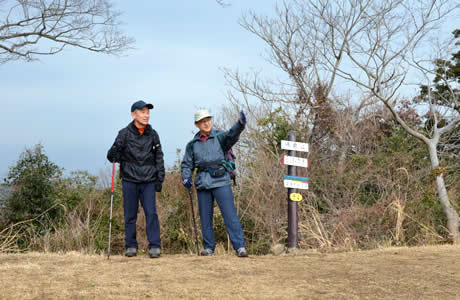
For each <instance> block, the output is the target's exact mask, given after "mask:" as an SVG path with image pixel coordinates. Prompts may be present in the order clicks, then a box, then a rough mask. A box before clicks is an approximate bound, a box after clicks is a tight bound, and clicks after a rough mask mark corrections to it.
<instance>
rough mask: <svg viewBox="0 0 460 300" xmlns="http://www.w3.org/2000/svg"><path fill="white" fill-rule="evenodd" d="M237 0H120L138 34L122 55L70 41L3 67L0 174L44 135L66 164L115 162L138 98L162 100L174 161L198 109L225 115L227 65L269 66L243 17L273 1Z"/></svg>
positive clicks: (91, 167) (127, 23)
mask: <svg viewBox="0 0 460 300" xmlns="http://www.w3.org/2000/svg"><path fill="white" fill-rule="evenodd" d="M229 2H231V6H228V7H225V8H223V7H221V6H219V5H218V4H217V3H216V2H215V1H214V0H205V1H204V0H202V1H186V0H182V1H136V2H133V1H122V0H117V1H113V3H114V4H115V8H116V9H117V10H120V11H122V12H123V14H122V16H121V17H120V20H121V21H122V22H123V23H124V24H123V26H122V27H121V29H122V31H123V32H124V33H125V34H127V35H129V36H132V37H134V38H135V39H136V43H135V45H134V47H135V49H133V50H129V51H127V52H126V53H125V55H123V56H122V57H116V56H110V55H104V54H98V53H91V52H88V51H84V50H81V49H76V48H70V47H69V48H67V49H66V50H65V51H63V52H62V53H60V54H57V55H53V56H45V57H41V58H40V61H35V62H25V61H13V62H9V63H6V64H3V65H0V116H1V117H0V128H1V129H0V180H1V179H2V178H4V177H6V175H7V173H8V169H9V167H10V166H13V165H14V164H15V163H16V162H17V161H18V159H19V155H20V154H21V152H23V151H24V150H25V149H26V148H32V147H33V146H34V145H36V144H38V143H41V144H42V145H43V146H44V151H45V154H46V155H47V156H48V157H49V159H50V160H51V161H52V162H54V163H56V164H57V165H58V166H60V167H62V168H64V169H65V171H67V172H69V171H76V170H85V171H89V172H90V173H92V174H94V175H98V174H99V173H100V171H101V170H107V169H110V163H109V162H108V161H107V159H106V154H107V150H108V149H109V148H110V146H111V145H112V143H113V141H114V139H115V137H116V135H117V133H118V131H119V130H120V129H121V128H123V127H125V126H126V125H128V123H129V122H130V121H131V120H132V118H131V115H130V107H131V104H132V103H133V102H135V101H137V100H144V101H146V102H149V103H152V104H153V105H154V109H153V110H152V111H151V117H150V124H151V125H152V127H153V128H154V129H156V130H157V131H158V133H159V135H160V139H161V142H162V147H163V151H164V153H165V164H166V167H171V166H172V165H173V163H174V161H175V160H176V149H178V148H180V149H182V150H183V149H184V148H185V145H186V143H187V142H188V141H189V140H190V139H191V138H192V135H193V133H194V132H195V131H196V128H195V127H194V125H193V113H194V111H196V110H197V109H198V108H208V109H209V110H210V111H211V112H212V113H213V114H217V113H219V111H220V109H221V107H222V105H225V104H228V100H227V99H226V97H225V94H226V91H227V89H228V86H227V85H226V83H225V80H224V75H223V72H222V71H221V68H223V67H227V68H231V69H234V70H236V69H239V70H243V71H244V70H249V69H250V68H252V67H257V65H263V64H264V59H263V57H262V56H263V55H262V54H263V51H264V50H263V49H264V45H263V43H262V42H261V41H259V40H258V39H257V38H255V37H254V36H253V35H252V34H251V33H249V32H247V31H246V30H245V29H243V28H242V27H241V26H240V25H239V24H238V19H239V18H241V16H242V15H243V14H244V13H247V12H248V11H249V10H254V11H256V12H257V13H259V14H265V15H266V14H272V13H273V11H274V10H273V7H274V1H271V0H251V1H244V0H232V1H229ZM134 3H135V4H134ZM230 125H231V124H229V126H230Z"/></svg>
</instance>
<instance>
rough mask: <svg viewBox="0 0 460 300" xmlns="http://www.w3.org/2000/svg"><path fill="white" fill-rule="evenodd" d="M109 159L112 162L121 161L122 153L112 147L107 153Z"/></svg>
mask: <svg viewBox="0 0 460 300" xmlns="http://www.w3.org/2000/svg"><path fill="white" fill-rule="evenodd" d="M107 159H108V160H109V161H110V162H111V163H114V162H120V161H121V153H120V152H118V151H117V149H116V148H112V149H110V151H109V153H108V154H107Z"/></svg>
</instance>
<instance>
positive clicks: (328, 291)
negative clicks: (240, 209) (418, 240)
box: [0, 246, 460, 299]
mask: <svg viewBox="0 0 460 300" xmlns="http://www.w3.org/2000/svg"><path fill="white" fill-rule="evenodd" d="M298 254H299V255H292V254H289V255H281V256H251V257H249V258H248V259H239V258H237V257H234V256H228V255H218V256H215V257H197V256H191V255H165V256H162V257H161V258H160V259H155V260H153V259H148V258H147V257H146V256H144V255H140V256H138V257H136V258H125V257H122V256H113V257H111V259H110V260H107V259H106V258H105V257H103V256H97V255H82V254H79V253H76V252H72V253H68V254H65V255H59V254H39V253H30V254H0V291H1V292H0V293H1V298H2V299H176V298H187V299H195V298H200V299H201V298H204V299H226V298H233V299H235V298H237V299H238V298H240V299H248V298H249V299H284V298H292V299H459V298H460V271H459V270H460V269H459V261H460V247H459V246H432V247H422V248H389V249H384V250H373V251H362V252H347V253H329V254H322V253H314V252H308V253H306V252H302V253H298Z"/></svg>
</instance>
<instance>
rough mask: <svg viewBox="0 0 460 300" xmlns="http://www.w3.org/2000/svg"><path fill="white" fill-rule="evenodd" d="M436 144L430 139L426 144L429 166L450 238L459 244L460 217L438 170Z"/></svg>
mask: <svg viewBox="0 0 460 300" xmlns="http://www.w3.org/2000/svg"><path fill="white" fill-rule="evenodd" d="M436 144H437V143H435V142H434V141H431V143H430V144H429V145H428V150H429V152H430V160H431V168H432V170H433V171H435V173H436V174H437V176H436V187H437V190H438V196H439V201H440V202H441V206H442V208H443V210H444V214H445V215H446V217H447V229H448V230H449V232H450V235H451V239H452V241H453V242H454V244H460V232H459V226H460V217H459V215H458V213H457V211H456V210H455V208H454V207H453V206H452V204H451V203H450V201H449V197H448V195H447V189H446V184H445V183H444V177H443V172H442V171H441V170H439V159H438V154H437V151H436ZM438 170H439V171H438Z"/></svg>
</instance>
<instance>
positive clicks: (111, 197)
mask: <svg viewBox="0 0 460 300" xmlns="http://www.w3.org/2000/svg"><path fill="white" fill-rule="evenodd" d="M114 181H115V162H113V167H112V195H111V196H110V221H109V247H108V250H107V259H109V258H110V237H111V235H112V207H113V183H114Z"/></svg>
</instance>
